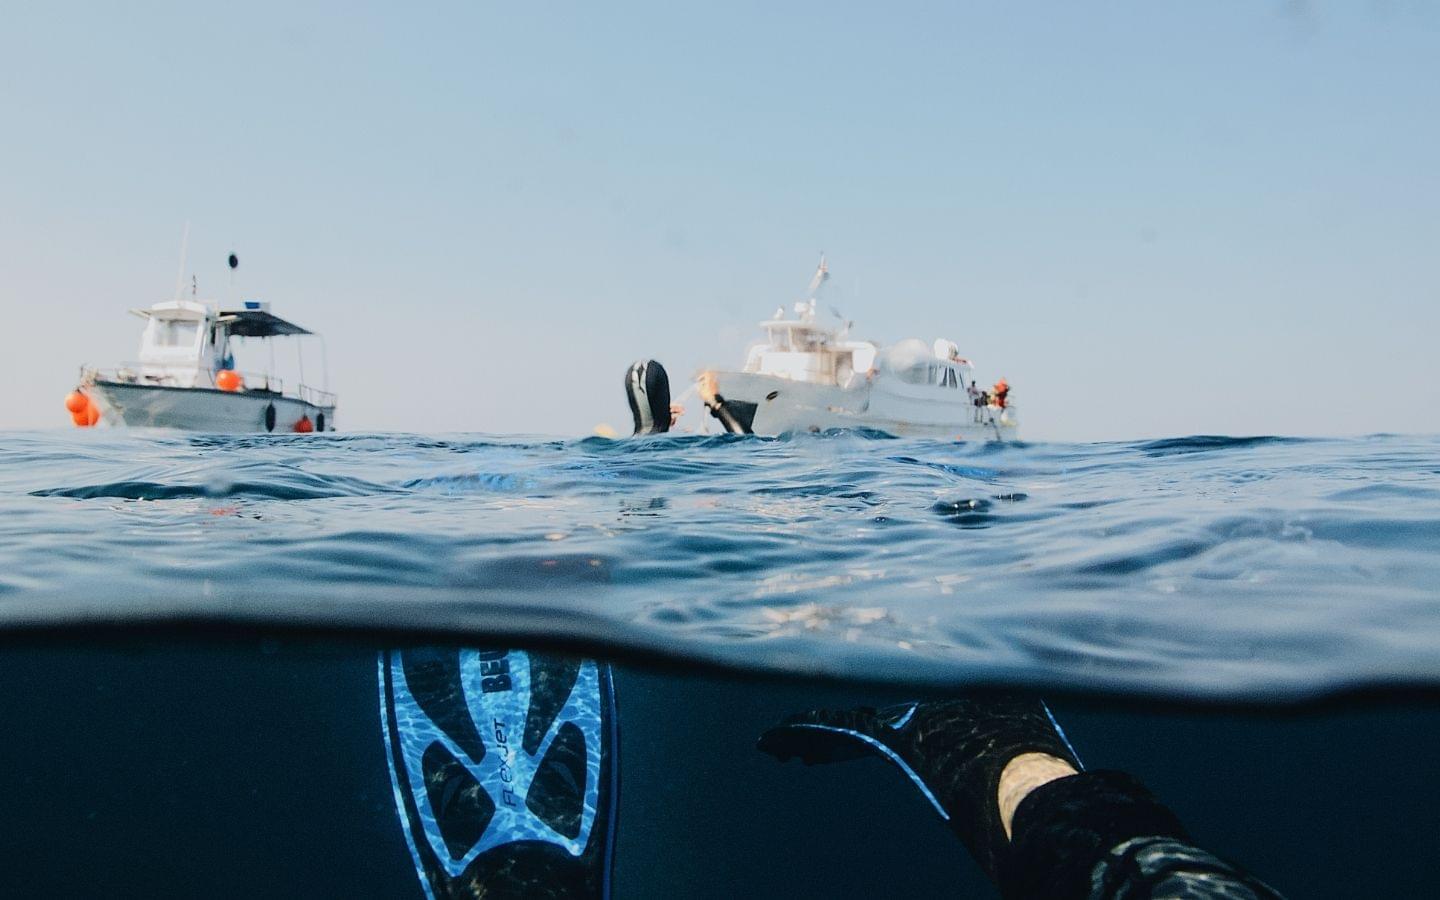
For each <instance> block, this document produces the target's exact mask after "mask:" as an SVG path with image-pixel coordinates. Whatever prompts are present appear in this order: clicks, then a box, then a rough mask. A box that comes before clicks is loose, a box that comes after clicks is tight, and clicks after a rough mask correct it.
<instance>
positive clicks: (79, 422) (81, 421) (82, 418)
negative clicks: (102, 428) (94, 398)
mask: <svg viewBox="0 0 1440 900" xmlns="http://www.w3.org/2000/svg"><path fill="white" fill-rule="evenodd" d="M85 400H86V405H85V406H83V407H81V409H80V410H79V411H78V412H72V413H70V421H72V422H74V423H75V427H77V428H89V427H90V426H92V425H94V424H95V423H97V422H99V421H100V407H98V406H96V405H95V404H94V403H93V402H90V398H89V397H86V398H85Z"/></svg>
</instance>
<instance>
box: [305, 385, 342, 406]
mask: <svg viewBox="0 0 1440 900" xmlns="http://www.w3.org/2000/svg"><path fill="white" fill-rule="evenodd" d="M299 397H300V399H301V400H304V401H305V402H306V403H309V404H310V405H312V406H318V407H321V408H322V409H325V408H329V407H332V406H334V405H335V400H336V396H335V394H333V393H331V392H330V391H322V390H320V389H319V388H313V387H311V386H310V385H308V384H302V385H300V393H299Z"/></svg>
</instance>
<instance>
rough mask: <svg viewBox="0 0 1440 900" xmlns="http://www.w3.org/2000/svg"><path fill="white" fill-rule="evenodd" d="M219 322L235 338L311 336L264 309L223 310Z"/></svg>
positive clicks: (306, 331) (297, 326)
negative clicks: (290, 335)
mask: <svg viewBox="0 0 1440 900" xmlns="http://www.w3.org/2000/svg"><path fill="white" fill-rule="evenodd" d="M219 321H220V322H221V323H223V324H224V325H225V330H227V331H229V332H230V333H231V334H232V335H234V336H235V337H258V338H263V337H278V336H282V335H289V334H312V332H311V331H309V330H308V329H305V328H301V327H300V326H299V325H296V324H295V323H294V322H288V321H286V320H285V319H282V318H280V317H279V316H277V315H275V314H274V313H272V312H270V311H269V310H265V309H225V310H221V311H220V318H219Z"/></svg>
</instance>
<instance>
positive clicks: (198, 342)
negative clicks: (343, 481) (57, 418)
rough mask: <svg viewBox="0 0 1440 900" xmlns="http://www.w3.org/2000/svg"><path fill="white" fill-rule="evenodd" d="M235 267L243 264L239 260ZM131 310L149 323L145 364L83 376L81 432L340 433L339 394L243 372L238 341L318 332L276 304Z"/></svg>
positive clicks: (77, 407) (75, 401)
mask: <svg viewBox="0 0 1440 900" xmlns="http://www.w3.org/2000/svg"><path fill="white" fill-rule="evenodd" d="M230 265H231V268H232V269H233V268H234V267H235V266H236V265H238V261H237V260H236V258H235V257H234V256H233V255H232V256H231V257H230ZM131 312H132V313H133V314H135V315H137V316H140V317H141V318H143V319H145V330H144V332H143V333H142V334H141V337H140V353H139V359H138V361H136V362H133V363H124V364H122V365H119V366H116V367H114V368H107V369H100V368H90V367H84V368H82V369H81V372H80V385H79V387H78V388H76V391H75V392H74V393H72V394H71V395H70V396H69V397H67V398H66V400H65V405H66V408H67V409H69V410H70V413H71V416H72V419H73V420H74V422H75V424H76V425H80V426H87V425H95V424H98V423H100V422H107V423H110V424H115V425H132V426H136V425H138V426H150V427H157V428H178V429H184V430H187V431H217V432H259V431H263V432H301V433H305V432H312V431H334V430H335V403H336V397H335V395H334V394H332V393H329V392H328V391H323V390H318V389H316V388H313V387H310V386H309V385H307V384H305V383H304V382H303V381H300V382H298V383H297V384H296V385H295V387H294V388H293V389H292V390H286V387H285V384H284V383H283V382H282V381H281V380H280V379H279V378H276V377H274V375H273V374H271V372H270V371H268V370H267V371H264V372H241V371H238V370H237V369H236V368H235V358H234V349H235V346H236V345H237V344H238V342H239V341H242V340H264V341H273V340H275V339H277V338H282V337H293V338H300V337H303V336H307V335H311V334H313V332H311V331H309V330H308V329H305V328H302V327H300V326H299V325H296V324H295V323H294V322H290V321H288V320H286V319H282V318H280V317H279V316H277V315H275V314H274V313H272V312H271V311H270V306H269V304H267V303H262V302H260V301H258V300H245V301H243V302H242V303H240V304H239V305H238V306H236V307H234V308H223V307H221V306H220V305H219V304H218V303H216V302H215V301H210V300H199V299H195V297H194V296H192V297H190V298H181V297H179V296H177V297H176V298H175V299H173V300H166V301H163V302H160V303H156V304H155V305H153V306H151V307H149V308H148V309H132V310H131ZM322 351H323V346H322ZM272 360H273V354H272ZM271 368H272V369H273V363H272V366H271ZM301 372H302V373H303V357H302V363H301ZM302 377H303V374H302Z"/></svg>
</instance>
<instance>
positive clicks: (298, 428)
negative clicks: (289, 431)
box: [295, 416, 315, 434]
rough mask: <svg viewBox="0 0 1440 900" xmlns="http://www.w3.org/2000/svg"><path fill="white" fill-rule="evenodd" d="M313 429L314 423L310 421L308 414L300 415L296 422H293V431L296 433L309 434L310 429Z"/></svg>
mask: <svg viewBox="0 0 1440 900" xmlns="http://www.w3.org/2000/svg"><path fill="white" fill-rule="evenodd" d="M314 430H315V425H314V423H312V422H311V421H310V417H309V416H301V417H300V419H299V421H297V422H296V423H295V433H296V434H309V433H310V432H312V431H314Z"/></svg>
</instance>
